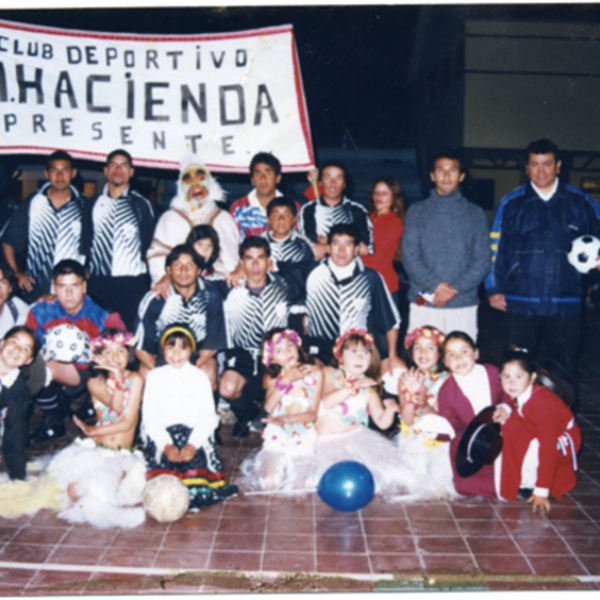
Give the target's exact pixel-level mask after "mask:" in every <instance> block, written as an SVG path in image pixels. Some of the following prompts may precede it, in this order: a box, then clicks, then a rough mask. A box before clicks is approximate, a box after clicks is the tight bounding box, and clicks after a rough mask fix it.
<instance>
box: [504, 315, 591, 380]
mask: <svg viewBox="0 0 600 600" xmlns="http://www.w3.org/2000/svg"><path fill="white" fill-rule="evenodd" d="M505 325H506V326H505V330H504V331H505V337H504V349H505V350H509V349H510V347H511V345H513V344H514V345H516V346H518V347H520V348H526V349H527V350H528V351H529V352H530V353H531V355H532V356H533V357H535V356H536V355H537V353H538V351H539V347H540V344H541V343H542V342H543V343H544V347H545V349H546V356H547V357H548V361H547V363H544V365H543V366H544V367H545V368H546V369H547V370H548V371H549V372H550V373H552V374H553V375H557V376H558V377H561V378H562V379H566V380H567V381H568V382H569V383H570V384H571V385H572V386H573V387H574V388H576V383H577V356H578V352H579V342H580V340H581V315H568V316H567V315H561V314H556V315H552V316H549V317H540V316H529V315H522V314H518V313H514V312H507V313H506V320H505Z"/></svg>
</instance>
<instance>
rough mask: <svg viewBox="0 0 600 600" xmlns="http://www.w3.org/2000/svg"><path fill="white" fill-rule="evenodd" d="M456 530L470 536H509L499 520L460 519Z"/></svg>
mask: <svg viewBox="0 0 600 600" xmlns="http://www.w3.org/2000/svg"><path fill="white" fill-rule="evenodd" d="M458 528H459V529H460V531H461V532H462V533H463V534H464V535H470V536H477V535H483V536H501V537H502V536H508V535H510V534H509V532H508V531H507V529H506V527H504V525H503V523H502V521H501V520H500V519H460V520H459V521H458Z"/></svg>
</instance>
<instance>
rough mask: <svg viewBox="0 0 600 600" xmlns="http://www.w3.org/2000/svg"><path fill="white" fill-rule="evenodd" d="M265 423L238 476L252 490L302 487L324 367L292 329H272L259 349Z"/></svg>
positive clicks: (314, 439) (313, 431)
mask: <svg viewBox="0 0 600 600" xmlns="http://www.w3.org/2000/svg"><path fill="white" fill-rule="evenodd" d="M262 360H263V364H264V365H265V366H266V367H267V374H266V376H265V389H266V398H265V410H266V412H267V413H268V414H269V416H268V417H267V418H266V419H263V421H264V422H265V423H267V426H266V427H265V429H264V430H263V432H262V437H263V446H262V449H261V450H260V451H259V452H257V453H255V454H253V455H250V456H249V457H248V458H247V459H246V460H244V462H243V463H242V466H241V472H242V477H243V478H244V479H245V480H247V481H248V484H249V486H250V487H253V488H255V489H268V490H281V491H291V490H294V489H298V488H303V487H304V486H305V482H306V478H307V476H308V472H309V468H310V456H311V455H312V453H313V452H314V446H315V442H316V440H317V433H316V431H315V427H314V421H315V420H316V418H317V411H318V408H319V402H320V400H321V393H322V389H323V370H322V369H321V368H319V367H317V366H315V364H314V362H315V360H314V358H313V357H312V356H310V354H308V353H306V352H305V351H304V350H303V349H302V340H301V339H300V336H299V335H298V334H297V333H296V332H295V331H293V330H292V329H273V330H271V331H270V332H268V333H267V335H266V336H265V341H264V342H263V352H262Z"/></svg>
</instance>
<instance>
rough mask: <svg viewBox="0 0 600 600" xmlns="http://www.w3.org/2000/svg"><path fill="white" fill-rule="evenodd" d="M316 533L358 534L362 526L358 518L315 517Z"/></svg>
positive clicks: (360, 532)
mask: <svg viewBox="0 0 600 600" xmlns="http://www.w3.org/2000/svg"><path fill="white" fill-rule="evenodd" d="M316 532H317V534H320V533H323V534H326V533H331V534H345V535H346V534H347V535H360V534H362V528H361V525H360V521H359V519H358V518H348V519H317V520H316Z"/></svg>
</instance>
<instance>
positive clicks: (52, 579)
mask: <svg viewBox="0 0 600 600" xmlns="http://www.w3.org/2000/svg"><path fill="white" fill-rule="evenodd" d="M89 578H90V574H89V573H86V572H82V571H46V570H44V571H38V572H37V573H36V574H35V576H34V577H33V579H32V580H31V583H30V584H29V588H36V587H48V586H61V587H62V586H64V587H65V592H66V593H69V591H70V590H72V591H74V590H76V589H79V590H80V589H83V587H84V586H85V584H86V583H87V581H88V579H89Z"/></svg>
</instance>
